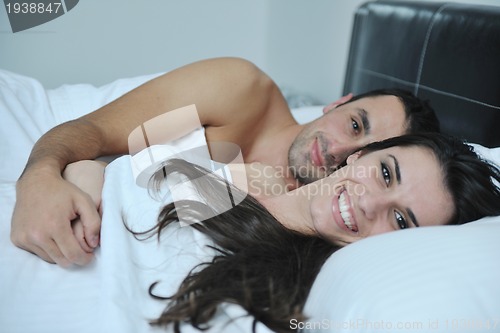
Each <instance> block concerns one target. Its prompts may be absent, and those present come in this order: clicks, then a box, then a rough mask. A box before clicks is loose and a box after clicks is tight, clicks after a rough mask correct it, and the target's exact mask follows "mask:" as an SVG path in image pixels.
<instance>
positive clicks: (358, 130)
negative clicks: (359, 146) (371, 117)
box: [351, 119, 361, 133]
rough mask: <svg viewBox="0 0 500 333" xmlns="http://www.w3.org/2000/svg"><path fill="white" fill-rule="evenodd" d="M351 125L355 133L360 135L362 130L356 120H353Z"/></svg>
mask: <svg viewBox="0 0 500 333" xmlns="http://www.w3.org/2000/svg"><path fill="white" fill-rule="evenodd" d="M351 124H352V129H353V130H354V132H355V133H359V132H360V131H361V128H360V127H359V124H358V122H357V121H356V120H354V119H351Z"/></svg>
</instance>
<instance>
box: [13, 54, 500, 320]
mask: <svg viewBox="0 0 500 333" xmlns="http://www.w3.org/2000/svg"><path fill="white" fill-rule="evenodd" d="M219 66H221V67H220V68H219ZM228 68H229V69H231V68H232V69H234V77H233V78H234V80H235V81H234V82H231V75H228V73H232V72H231V70H230V71H228V70H227V69H228ZM218 69H224V71H222V72H223V73H224V75H222V76H223V77H224V80H222V79H221V81H220V82H219V83H220V84H219V86H220V85H224V87H225V88H227V89H228V90H224V89H222V91H224V92H225V93H228V98H226V99H222V100H221V99H213V98H212V99H211V98H209V97H207V96H205V95H206V94H207V93H209V92H210V91H208V92H207V91H206V90H210V89H211V87H213V86H214V82H213V81H211V80H217V77H218V76H217V73H219V70H218ZM206 72H210V74H211V75H208V76H206V75H201V76H197V75H199V73H206ZM258 73H259V72H257V74H256V72H255V68H253V67H251V66H250V67H249V66H248V64H246V63H241V61H235V60H234V59H231V60H228V59H222V60H220V59H219V60H213V61H208V62H202V63H198V64H194V65H191V66H187V67H185V68H184V69H181V70H177V71H174V72H172V73H169V74H166V75H165V76H163V77H160V78H159V79H158V80H154V81H152V82H150V83H148V84H146V85H145V86H143V87H141V88H138V89H137V90H135V91H133V92H131V93H130V94H128V95H126V96H124V97H123V98H121V99H119V100H117V101H116V102H114V103H111V104H110V105H109V106H107V107H105V108H103V109H101V110H98V111H97V112H95V113H93V114H91V115H89V116H86V117H83V118H82V119H80V120H77V121H76V122H73V123H69V124H67V125H63V126H61V127H59V128H56V129H55V130H53V131H51V132H49V134H48V135H47V136H45V137H44V138H42V140H41V141H40V142H39V143H37V146H35V148H34V151H33V153H32V156H31V157H30V161H29V163H28V164H29V165H28V168H27V169H26V171H25V173H24V175H23V176H22V177H21V179H20V182H19V183H18V202H17V204H16V210H15V213H14V218H13V226H12V239H13V240H14V241H15V242H16V244H17V245H19V246H21V247H23V248H25V249H27V250H29V251H32V252H34V253H36V254H38V255H39V256H41V257H42V258H44V259H46V260H48V261H58V262H59V263H63V264H64V263H67V262H68V258H66V259H61V256H62V257H64V255H65V254H67V253H71V251H69V250H68V249H66V248H64V246H65V243H68V241H67V239H66V241H61V238H60V237H59V236H57V237H56V236H54V235H55V234H54V235H51V236H50V237H52V238H50V239H51V240H53V241H52V243H50V244H49V245H46V244H40V243H38V244H30V242H31V241H30V239H29V237H27V236H25V235H26V233H24V231H23V227H25V226H26V221H27V220H29V216H27V215H26V214H30V213H31V214H33V212H35V213H36V214H40V213H41V212H42V211H43V209H39V210H38V211H37V209H36V207H35V209H33V208H31V209H23V207H24V206H26V205H28V203H29V204H30V205H31V203H33V202H40V200H35V197H34V195H36V193H35V194H33V193H29V192H30V190H31V191H33V189H34V187H35V186H45V185H46V184H49V183H51V184H55V183H57V181H61V180H57V181H56V179H57V177H55V176H54V175H55V174H59V173H60V170H61V169H62V168H64V166H65V165H66V164H68V162H72V161H74V160H77V159H85V158H87V159H90V158H95V157H97V156H98V155H101V154H109V153H113V154H114V153H124V149H126V147H125V146H126V140H124V138H126V137H127V135H128V134H125V135H123V134H120V133H123V132H124V131H125V130H127V131H126V133H130V131H131V130H132V129H133V128H134V127H136V126H138V125H140V124H141V123H143V122H145V121H146V120H147V119H149V118H151V116H152V115H154V114H151V112H153V111H151V110H152V109H155V110H156V111H154V112H155V113H160V112H161V110H163V109H165V108H168V107H170V106H171V107H175V106H177V107H178V106H180V105H179V103H182V102H187V103H193V102H195V103H196V105H197V106H198V109H199V112H200V120H201V123H202V125H204V126H205V129H206V136H207V140H208V141H231V142H235V143H237V144H238V145H239V146H240V147H241V148H242V152H243V157H244V159H245V161H247V162H257V161H258V162H262V163H264V164H270V165H273V166H280V165H287V166H289V167H291V169H292V170H300V172H298V174H297V175H296V176H297V178H298V181H300V183H301V185H302V184H304V186H296V184H295V182H294V181H291V180H290V179H284V180H283V182H282V186H283V188H285V189H286V191H283V192H284V193H282V194H281V195H277V196H271V197H267V196H262V195H259V193H257V195H256V197H255V198H254V197H252V196H245V195H244V194H245V193H240V194H241V195H240V194H239V192H238V190H237V189H233V190H232V193H233V194H234V195H235V196H240V197H241V198H242V199H241V202H240V203H239V204H238V205H236V206H235V207H234V208H232V209H229V210H226V211H222V212H216V214H213V217H211V218H209V219H205V220H203V222H202V223H194V224H191V226H192V227H193V228H196V229H198V230H199V231H201V232H203V233H205V234H207V235H208V236H209V237H210V238H212V239H213V241H214V243H215V245H216V246H217V248H219V249H220V255H218V256H217V257H216V258H215V259H214V261H213V262H212V263H211V264H210V265H207V266H205V267H204V268H203V269H202V270H201V271H199V272H197V273H193V274H191V275H190V276H189V277H188V278H186V280H185V281H184V283H183V284H182V285H181V287H180V288H179V291H178V293H176V294H175V295H173V297H172V302H171V303H170V305H169V307H168V308H167V309H166V311H165V313H164V314H163V315H162V316H161V318H159V319H158V322H157V323H158V324H168V323H178V322H182V321H185V320H187V321H189V322H190V323H191V324H193V325H203V324H205V323H207V322H208V321H209V320H210V318H211V317H212V316H213V315H214V313H215V310H216V308H217V306H218V305H219V304H220V303H222V302H232V303H238V304H240V305H242V306H243V307H244V308H245V309H246V310H247V311H248V312H249V313H250V314H252V315H253V316H254V317H255V318H256V320H260V321H262V322H264V323H265V324H266V325H268V326H269V327H270V328H272V329H275V330H287V329H289V320H290V319H291V318H300V314H301V311H302V307H303V304H304V302H305V299H306V297H307V293H308V290H309V288H310V286H311V284H312V282H313V280H314V277H315V276H316V273H317V272H318V270H319V268H320V267H321V265H322V263H323V262H324V261H325V260H326V258H327V257H328V256H329V255H330V254H331V253H332V252H334V251H335V250H336V249H337V248H338V247H339V246H341V245H343V244H346V243H350V242H353V241H355V240H357V239H359V238H363V237H367V236H370V235H375V234H379V233H383V232H387V231H391V230H397V229H402V228H411V227H416V226H428V225H438V224H452V223H455V224H458V223H465V222H468V221H472V220H475V219H478V218H480V217H483V216H489V215H498V214H500V205H499V200H500V199H499V198H500V194H499V190H498V188H497V187H496V185H495V184H494V183H493V180H492V179H494V180H496V181H500V175H499V171H498V169H497V168H496V167H494V166H492V165H489V164H487V163H485V162H483V161H481V160H479V158H478V157H477V156H476V155H475V154H474V153H473V152H471V151H470V148H469V147H468V146H466V145H464V144H463V143H461V142H459V141H456V140H453V139H450V138H447V137H444V136H440V135H437V134H425V135H423V134H422V135H417V136H405V137H397V138H393V139H388V140H386V141H382V142H376V143H373V144H371V145H368V146H365V144H367V143H369V142H375V141H379V140H381V139H383V138H387V137H391V136H395V135H400V134H404V133H410V132H419V131H424V130H427V131H429V130H435V129H436V127H437V126H436V119H435V116H434V115H433V113H432V112H431V111H429V110H428V109H427V108H426V106H425V104H423V103H420V102H419V101H418V100H417V99H415V98H413V97H412V96H409V95H407V94H404V93H402V92H386V93H382V94H381V95H378V94H375V95H374V96H365V97H361V98H359V99H351V100H350V101H349V99H350V96H348V97H346V98H344V99H342V100H341V101H339V103H338V104H336V105H333V106H330V107H327V108H326V111H327V112H326V113H325V116H323V117H322V118H320V119H319V120H317V121H314V122H312V123H310V124H307V125H305V126H301V125H298V124H296V123H294V122H293V120H290V118H289V116H288V115H287V113H286V112H288V113H289V110H288V109H287V108H285V107H284V105H283V103H284V102H283V100H282V97H281V95H280V94H279V93H277V92H276V89H275V87H274V85H273V84H272V82H270V81H268V80H267V79H265V78H264V79H262V78H261V77H260V75H261V74H258ZM189 74H190V75H189ZM241 74H244V75H243V76H241ZM249 74H252V75H249ZM186 76H188V77H189V79H190V80H191V81H190V82H192V81H193V80H194V83H193V84H195V85H197V87H198V88H199V90H196V89H194V90H191V89H187V90H186V91H188V90H189V92H190V93H187V92H186V91H185V92H184V93H179V90H178V89H180V88H179V87H181V89H182V84H181V83H182V82H184V81H183V80H184V79H183V78H184V77H186ZM242 77H245V78H247V79H248V78H249V77H250V78H252V77H253V79H252V80H250V81H248V80H247V81H241V78H242ZM256 77H257V78H256ZM207 78H210V79H208V81H207ZM228 80H229V83H227V81H228ZM174 82H175V84H174ZM245 82H250V84H249V85H248V86H247V85H245ZM235 83H238V84H235ZM226 85H227V86H226ZM189 87H190V88H192V86H189ZM203 88H206V89H205V90H204V89H203ZM219 89H220V87H219ZM160 92H161V93H160ZM212 92H213V91H212ZM231 92H232V93H233V94H231ZM256 92H259V93H258V94H255V93H256ZM220 93H221V92H220V90H219V94H220ZM190 94H191V95H190ZM395 94H396V95H395ZM398 94H399V95H398ZM198 95H200V96H198ZM144 96H145V97H144ZM151 96H155V97H156V98H151ZM173 96H184V97H183V98H180V99H177V100H175V101H173V102H172V98H173ZM256 96H258V98H256ZM236 97H240V99H239V101H240V103H241V105H240V104H235V100H233V99H234V98H236ZM198 98H201V100H198ZM214 100H215V101H214ZM236 100H238V99H236ZM198 101H199V103H198ZM346 102H347V103H346ZM170 103H172V104H170ZM187 103H186V104H187ZM181 105H182V104H181ZM235 105H240V107H239V109H240V110H241V112H242V113H239V112H234V109H235ZM125 106H126V108H130V109H131V110H132V111H130V112H129V111H126V112H127V113H126V115H127V117H125V119H124V118H117V112H118V110H120V109H122V108H124V107H125ZM130 109H126V110H130ZM216 109H217V110H219V111H217V112H219V113H217V112H216V111H214V112H216V113H215V114H218V115H219V117H222V118H214V117H213V114H211V113H210V110H212V111H213V110H216ZM262 109H263V110H264V111H265V112H264V113H261V110H262ZM119 112H121V114H118V115H119V116H120V115H122V114H123V112H125V110H121V111H119ZM221 114H222V116H221ZM235 114H236V115H235ZM224 117H225V118H224ZM222 120H226V121H233V122H232V123H231V124H232V125H227V124H224V122H223V121H222ZM243 125H246V126H245V127H242V126H243ZM82 128H83V130H82ZM101 128H105V129H107V130H109V131H110V133H105V131H101V130H100V129H101ZM80 130H82V131H80ZM65 133H66V136H65V135H64V134H65ZM95 133H98V135H88V134H95ZM68 134H69V136H68ZM83 134H87V136H85V137H84V136H82V135H83ZM257 134H258V135H257ZM72 136H76V139H81V140H85V141H81V140H80V141H77V142H78V145H76V146H74V147H78V146H79V149H80V150H81V151H82V152H81V153H79V155H75V152H73V151H72V150H71V149H72V147H73V146H71V140H73V138H72ZM89 138H90V139H92V138H94V139H95V140H89ZM269 142H273V145H272V146H271V147H269ZM101 145H102V146H101ZM111 146H113V147H114V148H110V147H111ZM49 147H50V148H53V150H55V151H56V152H58V155H57V154H56V155H57V156H55V157H54V156H52V157H51V155H50V153H49V152H47V151H46V149H47V148H49ZM68 147H69V148H70V149H69V151H68V149H67V148H68ZM96 147H98V148H96ZM124 147H125V148H124ZM284 147H291V148H290V149H283V148H284ZM361 147H364V148H363V149H361V150H359V151H358V152H357V153H354V154H349V153H352V152H353V151H357V150H358V149H359V148H361ZM65 148H66V150H65ZM283 152H289V153H288V156H283V154H284V153H283ZM343 161H346V164H347V165H346V166H345V167H343V168H340V169H338V170H336V171H334V172H333V173H331V172H332V171H333V170H334V169H335V168H336V167H337V166H339V165H342V162H343ZM58 168H59V169H58ZM49 169H52V170H51V171H49V172H48V171H47V170H49ZM163 170H164V171H162V172H165V174H166V175H167V178H168V174H170V173H180V174H184V175H185V176H186V177H188V178H196V179H200V176H201V175H203V174H204V172H205V171H203V170H201V169H200V168H197V167H196V166H192V165H186V164H185V163H182V162H181V161H171V162H167V163H166V165H165V166H164V168H163ZM304 170H306V171H304ZM54 171H56V172H54ZM67 171H68V172H69V171H70V170H69V169H68V170H67ZM74 171H75V172H77V173H78V171H77V170H74ZM330 173H331V175H330V176H328V177H324V176H326V175H327V174H330ZM37 176H38V177H37ZM69 176H70V177H71V175H69ZM316 178H321V179H319V180H316ZM201 179H203V182H204V184H201V185H200V186H202V187H203V186H207V187H208V190H206V189H205V190H200V192H201V193H202V194H203V193H206V197H205V198H204V199H205V200H204V201H205V204H200V203H199V202H198V203H196V202H190V203H189V204H188V205H179V204H174V203H172V204H169V205H167V206H165V208H164V209H163V211H162V212H161V214H160V216H159V220H158V221H159V222H158V225H157V229H154V230H151V232H153V231H155V230H157V231H158V232H160V231H161V230H162V229H163V228H164V227H165V226H166V225H168V224H172V223H176V222H177V220H178V218H177V217H178V215H179V214H180V212H179V209H181V210H182V214H183V216H189V215H191V216H193V219H195V220H196V218H197V217H198V218H199V216H198V215H199V212H200V211H203V210H204V209H206V208H207V207H208V208H209V209H210V208H213V207H216V205H217V202H216V201H217V200H216V199H214V198H217V193H218V192H221V191H222V192H224V193H226V191H227V184H226V183H224V182H223V181H221V180H220V179H219V178H217V177H201ZM44 182H45V183H44ZM295 187H297V188H295ZM72 191H77V190H76V189H73V188H72ZM74 193H76V192H73V194H70V195H69V196H67V197H68V198H70V199H71V200H74V199H73V198H74V197H75V194H74ZM261 193H262V192H261ZM313 193H314V195H312V194H313ZM85 198H86V199H87V200H88V197H85ZM212 200H215V201H212ZM81 201H82V200H79V201H74V202H77V203H78V202H81ZM42 202H45V201H42ZM87 204H88V202H87ZM75 207H77V208H75ZM48 209H49V210H50V207H48ZM72 209H73V211H70V212H69V214H66V218H68V216H69V217H70V218H69V219H70V220H71V219H73V218H74V217H76V216H77V215H79V216H80V217H81V224H80V223H76V224H74V225H75V228H76V229H75V232H74V234H73V231H72V230H71V228H70V227H69V226H70V222H69V221H67V222H66V224H62V225H58V227H59V228H60V229H61V230H66V231H67V230H68V228H69V230H70V233H71V236H72V237H74V238H76V239H78V240H79V241H80V242H79V243H78V240H75V243H76V244H77V245H78V246H79V247H80V248H82V249H83V250H84V251H85V252H91V251H92V249H93V248H94V247H95V246H96V243H95V242H93V241H92V237H91V232H89V230H88V229H92V228H90V224H89V223H88V219H89V218H90V217H89V216H88V215H90V214H91V213H88V214H87V212H85V210H84V209H80V208H78V205H74V204H73V206H72ZM94 211H95V207H94ZM65 213H66V212H65ZM42 222H43V216H42ZM64 222H65V221H63V222H62V223H64ZM86 223H87V225H86ZM56 225H57V224H56ZM78 228H80V229H78ZM86 229H87V230H86ZM47 230H48V232H50V228H47ZM78 230H79V231H78ZM54 232H56V231H54ZM23 234H24V236H23ZM20 235H21V236H20ZM64 236H67V235H64ZM66 238H69V237H66ZM38 239H39V240H40V239H42V240H43V237H39V238H38ZM31 243H33V242H31ZM80 245H81V246H80ZM58 251H59V252H58ZM72 258H76V256H74V257H72V256H71V255H70V256H69V259H70V260H71V259H72ZM74 261H75V262H77V261H76V260H74Z"/></svg>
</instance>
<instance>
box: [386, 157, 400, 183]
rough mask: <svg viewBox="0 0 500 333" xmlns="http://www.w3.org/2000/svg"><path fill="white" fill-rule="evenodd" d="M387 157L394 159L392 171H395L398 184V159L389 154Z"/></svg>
mask: <svg viewBox="0 0 500 333" xmlns="http://www.w3.org/2000/svg"><path fill="white" fill-rule="evenodd" d="M389 157H390V158H392V159H393V161H394V171H396V180H397V181H398V184H399V185H401V170H400V169H399V163H398V159H397V158H396V156H394V155H392V154H389Z"/></svg>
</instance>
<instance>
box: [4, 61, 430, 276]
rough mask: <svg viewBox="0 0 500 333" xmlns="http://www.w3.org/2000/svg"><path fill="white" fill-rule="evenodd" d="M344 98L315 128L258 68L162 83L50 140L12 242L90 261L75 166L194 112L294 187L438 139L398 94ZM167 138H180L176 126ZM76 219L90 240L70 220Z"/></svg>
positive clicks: (213, 133) (18, 212) (30, 169)
mask: <svg viewBox="0 0 500 333" xmlns="http://www.w3.org/2000/svg"><path fill="white" fill-rule="evenodd" d="M394 93H396V94H400V96H397V97H396V96H394V95H392V93H391V92H381V95H379V94H378V93H374V94H372V95H370V94H368V95H367V96H361V97H357V98H352V96H351V95H348V96H344V97H342V98H341V99H340V100H338V101H337V102H335V103H332V104H331V105H329V106H328V107H326V108H325V109H324V113H325V115H324V116H323V117H321V118H319V119H317V120H315V121H313V122H311V123H309V124H306V125H299V124H297V123H296V121H295V120H294V118H293V117H292V114H291V113H290V109H289V108H288V106H287V103H286V101H285V100H284V98H283V96H282V94H281V92H280V91H279V89H278V87H277V86H276V84H275V83H274V82H273V81H272V80H271V79H270V78H269V77H268V76H266V75H265V74H264V73H262V72H261V71H260V70H259V69H258V68H256V67H255V66H254V65H253V64H251V63H249V62H247V61H244V60H242V59H235V58H220V59H211V60H205V61H200V62H197V63H193V64H191V65H187V66H185V67H181V68H179V69H176V70H174V71H172V72H169V73H167V74H165V75H162V76H160V77H158V78H156V79H154V80H152V81H150V82H148V83H146V84H144V85H142V86H140V87H138V88H136V89H135V90H133V91H131V92H129V93H127V94H125V95H124V96H122V97H121V98H119V99H117V100H116V101H114V102H112V103H110V104H108V105H106V106H104V107H102V108H100V109H98V110H96V111H95V112H93V113H90V114H88V115H86V116H84V117H82V118H79V119H77V120H74V121H70V122H68V123H65V124H62V125H60V126H57V127H55V128H54V129H52V130H51V131H49V132H48V133H46V134H45V135H44V136H43V137H42V138H41V139H40V140H39V141H38V142H37V143H36V144H35V146H34V148H33V151H32V153H31V155H30V158H29V160H28V163H27V166H26V168H25V171H24V172H23V174H22V176H21V177H20V179H19V181H18V183H17V200H16V207H15V209H14V214H13V218H12V228H11V240H12V242H13V243H14V244H15V245H16V246H18V247H21V248H23V249H25V250H27V251H30V252H33V253H34V254H36V255H38V256H40V257H41V258H42V259H44V260H46V261H49V262H55V263H57V264H60V265H63V266H68V265H70V264H78V265H85V264H87V263H88V262H90V261H91V260H92V258H93V253H92V251H90V252H88V251H85V250H84V248H86V247H84V246H82V245H80V243H79V241H80V242H82V241H83V242H86V243H87V244H88V245H89V246H90V247H91V248H95V247H97V246H98V244H99V230H100V222H101V221H100V216H99V214H98V212H97V211H96V208H95V205H94V204H93V202H92V200H91V198H90V197H89V196H88V195H87V194H85V193H83V192H82V191H81V190H79V189H78V188H76V187H75V186H74V185H72V184H70V183H68V182H66V181H65V180H63V179H62V177H61V172H62V170H63V169H64V168H65V166H66V165H67V164H69V163H71V162H74V161H78V160H84V159H95V158H97V157H99V156H104V155H115V154H126V153H128V152H129V147H128V137H129V134H130V133H131V132H132V131H133V130H134V129H136V128H138V127H140V126H141V125H142V124H143V123H144V122H146V121H148V120H150V119H153V118H155V117H157V116H159V115H162V114H164V113H166V112H169V111H172V110H175V109H178V108H180V107H184V106H186V105H190V104H195V105H196V108H197V112H198V116H199V119H200V121H201V124H202V125H203V126H204V127H205V136H206V139H207V141H208V142H216V141H225V142H232V143H235V144H237V145H239V146H240V147H241V151H242V154H243V158H244V160H245V162H246V163H250V162H260V163H263V164H267V165H272V166H275V167H280V168H281V169H286V168H288V167H290V170H291V173H290V174H288V173H287V174H284V177H285V178H286V179H285V182H286V183H287V184H289V185H290V187H294V186H296V180H295V179H294V177H295V178H296V179H298V180H299V181H300V182H302V183H307V182H310V181H313V180H315V179H317V178H320V177H324V176H326V175H327V174H329V173H330V172H331V171H333V169H334V168H335V167H336V166H338V165H339V164H340V163H341V162H343V161H344V160H345V159H346V158H347V156H348V155H349V154H350V153H352V152H353V151H355V150H356V149H358V148H360V147H363V146H364V145H366V144H368V143H370V142H373V141H378V140H382V139H385V138H389V137H392V136H397V135H401V134H404V133H407V132H415V131H418V130H438V128H439V125H438V123H437V118H436V116H435V115H434V113H433V111H432V110H430V109H429V108H428V107H427V106H426V105H425V103H423V104H422V103H420V101H418V99H416V98H414V97H412V96H410V95H405V94H402V93H400V92H396V91H395V92H394ZM168 126H169V124H166V129H165V132H170V131H173V130H174V129H175V127H176V126H175V124H172V125H171V126H172V128H171V129H168ZM77 217H79V218H80V220H81V221H82V223H83V226H84V234H85V239H83V240H78V239H76V237H75V236H74V234H73V232H72V228H71V221H72V220H74V219H75V218H77Z"/></svg>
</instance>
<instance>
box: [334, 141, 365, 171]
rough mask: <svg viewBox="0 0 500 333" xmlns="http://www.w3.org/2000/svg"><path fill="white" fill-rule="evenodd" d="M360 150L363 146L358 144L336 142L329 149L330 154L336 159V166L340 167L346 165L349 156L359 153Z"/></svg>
mask: <svg viewBox="0 0 500 333" xmlns="http://www.w3.org/2000/svg"><path fill="white" fill-rule="evenodd" d="M360 148H361V146H360V144H359V143H357V142H352V141H344V142H340V141H337V140H335V141H333V142H332V143H331V145H330V146H329V147H328V154H329V155H330V156H332V157H333V158H334V159H335V164H336V165H337V166H338V165H343V164H345V162H346V160H347V158H348V157H349V155H351V154H352V153H354V152H356V151H358V150H359V149H360Z"/></svg>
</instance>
